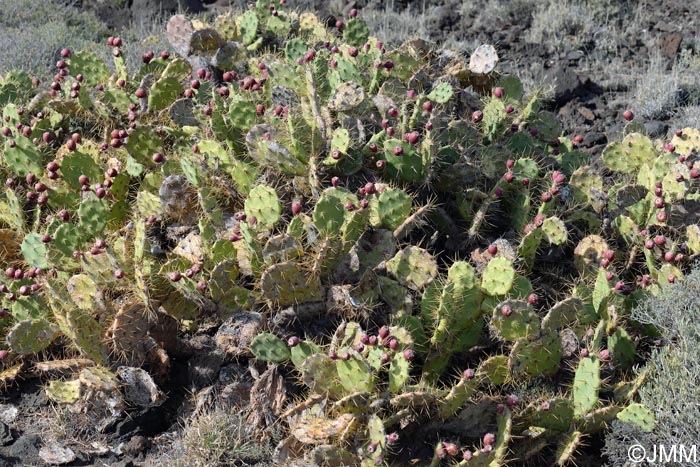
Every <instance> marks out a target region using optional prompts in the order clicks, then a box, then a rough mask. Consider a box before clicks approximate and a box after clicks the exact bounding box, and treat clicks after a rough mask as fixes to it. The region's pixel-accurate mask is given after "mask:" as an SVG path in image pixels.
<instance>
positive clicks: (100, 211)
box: [78, 194, 107, 238]
mask: <svg viewBox="0 0 700 467" xmlns="http://www.w3.org/2000/svg"><path fill="white" fill-rule="evenodd" d="M78 218H79V219H80V228H81V229H82V232H83V235H84V236H85V237H87V238H95V237H96V236H97V235H99V234H100V233H101V232H102V230H104V228H105V226H106V225H107V207H106V206H105V202H104V201H102V200H100V199H98V198H97V196H95V195H94V194H90V196H88V197H87V198H85V199H84V200H83V202H82V203H80V207H79V208H78Z"/></svg>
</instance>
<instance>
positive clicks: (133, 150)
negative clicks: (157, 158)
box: [126, 126, 163, 167]
mask: <svg viewBox="0 0 700 467" xmlns="http://www.w3.org/2000/svg"><path fill="white" fill-rule="evenodd" d="M126 150H127V152H128V153H129V155H130V156H131V157H133V158H134V160H136V161H137V162H138V163H139V164H143V165H145V166H146V167H151V166H153V165H154V162H153V154H154V153H156V152H163V138H162V137H160V136H158V133H157V132H156V131H155V130H154V129H153V128H150V127H147V126H142V127H138V128H136V129H135V130H134V131H133V132H132V133H131V134H130V135H129V140H128V141H127V143H126Z"/></svg>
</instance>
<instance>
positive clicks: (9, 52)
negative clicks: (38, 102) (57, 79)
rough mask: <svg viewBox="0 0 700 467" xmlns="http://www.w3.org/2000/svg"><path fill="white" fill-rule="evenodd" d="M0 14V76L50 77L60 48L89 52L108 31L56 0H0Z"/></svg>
mask: <svg viewBox="0 0 700 467" xmlns="http://www.w3.org/2000/svg"><path fill="white" fill-rule="evenodd" d="M0 11H2V14H1V15H0V75H1V74H5V73H7V72H8V71H10V70H24V71H27V72H30V73H32V74H36V75H39V76H41V77H42V78H44V77H49V76H52V75H53V70H54V67H55V64H56V61H57V60H58V59H59V58H60V56H59V52H60V50H61V49H62V48H63V47H71V48H74V49H76V50H78V49H92V48H95V46H96V44H97V43H98V42H99V41H100V40H101V39H102V37H106V35H107V34H108V32H109V31H108V30H107V29H106V28H105V27H104V26H102V25H101V24H100V22H99V20H98V19H97V18H96V17H95V16H94V15H93V14H92V13H88V12H80V11H78V10H77V9H75V8H73V7H72V6H70V3H69V2H68V4H67V2H65V1H60V0H46V1H44V0H16V1H15V0H0Z"/></svg>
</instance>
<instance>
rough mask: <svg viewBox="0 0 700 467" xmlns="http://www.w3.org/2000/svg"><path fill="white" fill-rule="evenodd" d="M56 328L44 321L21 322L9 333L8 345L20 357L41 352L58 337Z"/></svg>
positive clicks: (30, 320)
mask: <svg viewBox="0 0 700 467" xmlns="http://www.w3.org/2000/svg"><path fill="white" fill-rule="evenodd" d="M57 331H58V329H56V326H54V325H53V324H52V323H50V322H48V321H46V320H43V319H29V320H24V321H19V322H18V323H16V324H15V325H14V326H12V328H11V329H10V330H9V331H8V333H7V337H6V340H7V345H9V346H10V349H12V351H14V352H17V353H18V354H19V355H31V354H35V353H37V352H41V351H42V350H44V349H45V348H46V347H48V346H49V344H51V341H52V340H53V339H54V338H55V337H56V332H57Z"/></svg>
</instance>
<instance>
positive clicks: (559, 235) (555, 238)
mask: <svg viewBox="0 0 700 467" xmlns="http://www.w3.org/2000/svg"><path fill="white" fill-rule="evenodd" d="M542 232H544V234H545V236H546V237H547V240H548V241H549V243H550V244H552V245H563V244H565V243H566V239H567V237H568V235H567V230H566V225H565V224H564V221H562V220H561V219H559V218H558V217H548V218H546V219H545V220H544V222H543V223H542Z"/></svg>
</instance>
